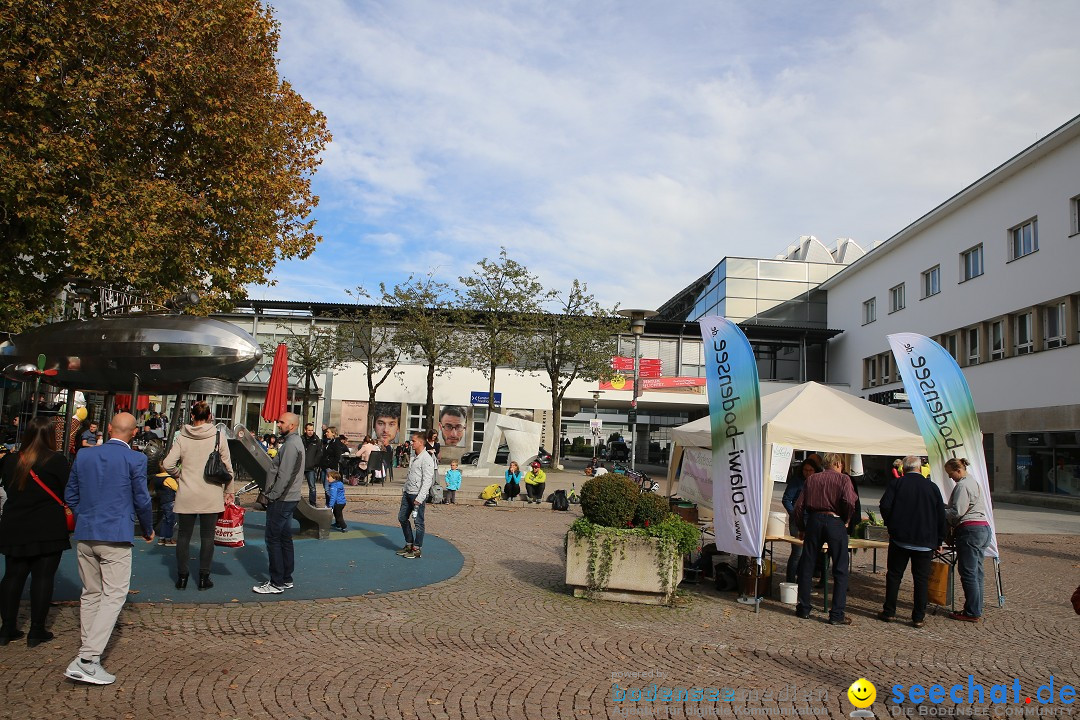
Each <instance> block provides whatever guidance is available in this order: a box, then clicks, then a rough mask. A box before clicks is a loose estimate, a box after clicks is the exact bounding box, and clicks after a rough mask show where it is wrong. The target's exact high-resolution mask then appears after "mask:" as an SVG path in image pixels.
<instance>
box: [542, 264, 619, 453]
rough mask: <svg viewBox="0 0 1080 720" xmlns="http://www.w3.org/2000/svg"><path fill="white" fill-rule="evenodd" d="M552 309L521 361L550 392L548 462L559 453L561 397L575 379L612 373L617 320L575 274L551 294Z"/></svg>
mask: <svg viewBox="0 0 1080 720" xmlns="http://www.w3.org/2000/svg"><path fill="white" fill-rule="evenodd" d="M554 302H555V304H556V306H557V307H556V312H554V313H551V314H545V315H542V316H540V317H539V318H538V330H537V334H536V335H535V336H534V340H533V344H534V348H533V352H531V353H529V354H528V355H526V356H525V358H524V359H525V361H526V365H527V366H528V367H530V368H531V369H534V370H538V371H539V372H541V373H542V374H543V375H544V377H545V381H544V383H543V386H544V387H545V388H547V389H548V391H550V393H551V430H552V438H554V442H553V444H554V445H555V447H554V448H553V451H552V464H553V465H558V464H559V460H560V456H561V455H562V442H561V432H560V431H561V428H562V403H563V398H564V397H565V395H566V391H567V390H568V389H569V388H570V385H571V384H573V382H574V381H575V380H585V381H590V382H591V381H596V380H605V379H607V378H609V377H611V358H612V356H614V355H615V350H616V339H615V338H616V333H617V332H618V331H619V328H620V327H622V320H621V318H619V317H618V316H617V315H615V309H614V308H612V309H611V310H608V309H606V308H604V307H601V305H600V303H598V302H597V301H596V298H595V297H594V296H593V295H592V294H590V293H589V288H588V285H586V284H585V283H582V282H579V281H578V280H574V281H573V282H572V283H571V285H570V289H569V290H568V291H566V292H557V293H556V294H555V296H554Z"/></svg>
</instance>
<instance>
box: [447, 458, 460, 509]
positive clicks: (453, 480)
mask: <svg viewBox="0 0 1080 720" xmlns="http://www.w3.org/2000/svg"><path fill="white" fill-rule="evenodd" d="M443 479H444V480H445V481H446V497H445V498H443V503H445V504H447V505H456V504H457V502H456V498H457V491H458V490H459V489H460V488H461V471H460V470H458V462H457V460H451V461H450V469H449V470H447V471H446V476H445V477H444V478H443Z"/></svg>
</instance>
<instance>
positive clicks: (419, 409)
mask: <svg viewBox="0 0 1080 720" xmlns="http://www.w3.org/2000/svg"><path fill="white" fill-rule="evenodd" d="M426 410H427V405H412V404H410V405H409V434H410V436H411V434H412V433H414V432H424V431H425V430H427V429H428V428H429V427H431V425H430V424H429V423H428V418H427V413H426V412H425V411H426Z"/></svg>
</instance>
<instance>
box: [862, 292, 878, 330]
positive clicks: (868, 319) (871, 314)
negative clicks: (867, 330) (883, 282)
mask: <svg viewBox="0 0 1080 720" xmlns="http://www.w3.org/2000/svg"><path fill="white" fill-rule="evenodd" d="M875 320H877V298H870V299H869V300H867V301H866V302H864V303H863V304H862V324H863V325H869V324H870V323H872V322H874V321H875Z"/></svg>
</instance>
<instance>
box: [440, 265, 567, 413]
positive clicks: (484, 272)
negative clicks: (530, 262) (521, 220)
mask: <svg viewBox="0 0 1080 720" xmlns="http://www.w3.org/2000/svg"><path fill="white" fill-rule="evenodd" d="M458 280H459V281H460V282H461V284H462V285H463V286H464V288H465V290H464V291H463V292H462V294H461V297H462V301H463V306H464V309H465V310H466V311H467V312H469V313H470V318H469V320H470V332H469V334H468V335H467V342H468V345H469V352H468V354H467V358H468V360H469V362H470V364H471V366H472V367H475V368H476V369H478V370H481V371H483V373H484V375H485V377H487V379H488V417H491V413H492V412H494V411H495V370H496V368H498V367H499V366H500V365H503V366H507V365H509V366H512V367H520V366H519V365H518V362H519V359H520V358H521V356H522V355H523V353H524V352H525V351H526V350H527V349H528V345H529V341H530V338H531V336H532V334H533V332H534V331H535V329H536V328H535V324H536V318H537V316H538V315H539V314H540V310H541V307H542V305H543V304H544V303H545V302H547V301H548V300H550V299H552V298H553V296H554V293H552V292H550V291H545V290H544V286H543V285H541V284H540V281H539V280H538V279H537V277H536V276H535V275H533V274H532V273H531V272H529V270H528V268H526V267H525V266H524V265H522V264H521V263H519V262H517V261H516V260H512V259H510V258H509V257H508V256H507V254H506V248H505V247H504V248H502V249H501V250H500V251H499V259H498V260H489V259H487V258H484V259H483V260H481V261H480V262H478V263H476V268H475V269H474V270H473V273H472V275H468V276H465V277H460V278H458Z"/></svg>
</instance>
